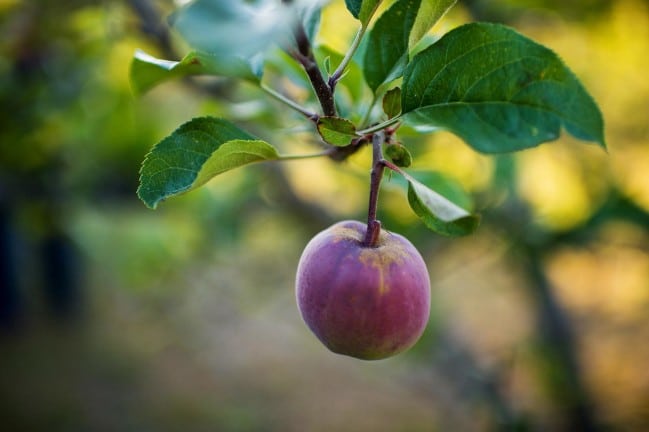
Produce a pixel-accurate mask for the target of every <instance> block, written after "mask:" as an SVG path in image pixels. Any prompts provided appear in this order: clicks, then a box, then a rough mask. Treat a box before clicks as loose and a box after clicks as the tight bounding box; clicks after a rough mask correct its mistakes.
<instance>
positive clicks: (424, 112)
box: [401, 23, 605, 153]
mask: <svg viewBox="0 0 649 432" xmlns="http://www.w3.org/2000/svg"><path fill="white" fill-rule="evenodd" d="M401 96H402V97H401V102H402V108H403V113H404V114H405V116H404V119H405V120H406V121H407V122H408V123H410V124H411V125H414V126H424V127H425V126H428V127H436V128H443V129H447V130H449V131H451V132H453V133H455V134H456V135H458V136H459V137H461V138H462V139H463V140H464V141H466V142H467V143H468V144H469V145H471V146H472V147H473V148H474V149H476V150H478V151H481V152H484V153H502V152H510V151H516V150H521V149H524V148H528V147H534V146H537V145H539V144H541V143H543V142H547V141H552V140H555V139H557V138H558V137H559V134H560V130H561V127H562V126H563V127H564V128H565V129H566V130H567V131H568V132H569V133H570V134H572V135H574V136H575V137H576V138H579V139H583V140H586V141H594V142H596V143H598V144H599V145H601V146H602V147H605V140H604V126H603V120H602V115H601V113H600V111H599V108H598V107H597V104H596V103H595V102H594V101H593V99H592V97H591V96H590V95H589V94H588V93H587V91H586V90H585V89H584V87H583V86H582V85H581V83H580V82H579V80H578V79H577V78H576V77H575V75H574V74H573V73H572V72H571V71H570V70H569V69H568V67H567V66H565V64H564V63H563V62H562V61H561V59H560V58H559V57H558V56H557V55H556V54H555V53H554V52H552V51H551V50H550V49H548V48H546V47H544V46H542V45H539V44H538V43H536V42H534V41H532V40H530V39H528V38H526V37H525V36H522V35H521V34H519V33H517V32H516V31H514V30H512V29H510V28H508V27H505V26H502V25H498V24H487V23H472V24H466V25H464V26H461V27H458V28H456V29H455V30H452V31H451V32H449V33H447V34H446V35H444V36H443V37H442V38H441V39H440V40H439V41H438V42H436V43H435V44H433V45H432V46H430V47H428V48H427V49H425V50H424V51H422V52H421V53H419V54H417V55H416V56H415V57H414V58H413V60H412V62H411V63H410V64H409V65H408V67H407V68H406V70H405V72H404V77H403V84H402V95H401Z"/></svg>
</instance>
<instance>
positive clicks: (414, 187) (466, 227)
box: [406, 175, 480, 237]
mask: <svg viewBox="0 0 649 432" xmlns="http://www.w3.org/2000/svg"><path fill="white" fill-rule="evenodd" d="M406 180H408V203H409V204H410V207H411V208H412V210H413V211H414V212H415V214H416V215H417V216H419V218H420V219H421V220H422V221H423V222H424V224H425V225H426V226H427V227H428V228H430V229H431V230H433V231H435V232H437V233H438V234H442V235H446V236H451V237H457V236H463V235H467V234H471V233H472V232H473V231H475V230H476V228H477V227H478V225H479V223H480V217H479V216H477V215H472V214H471V213H469V212H468V211H466V210H464V209H463V208H461V207H459V206H457V205H456V204H454V203H452V202H451V201H449V200H448V199H446V198H444V197H443V196H442V195H440V194H438V193H437V192H435V191H433V190H432V189H429V188H428V187H426V186H425V185H423V184H422V183H419V182H418V181H417V180H415V179H414V178H412V177H411V176H408V175H406Z"/></svg>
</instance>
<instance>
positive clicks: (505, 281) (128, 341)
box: [0, 0, 649, 431]
mask: <svg viewBox="0 0 649 432" xmlns="http://www.w3.org/2000/svg"><path fill="white" fill-rule="evenodd" d="M172 10H173V4H172V2H170V1H151V2H147V1H135V0H134V1H108V0H106V1H103V2H87V1H81V0H78V1H65V2H45V1H19V0H0V37H1V39H0V40H1V42H0V97H1V99H0V100H1V101H2V115H1V116H0V253H1V255H0V266H1V267H0V271H1V272H0V277H2V280H0V284H1V285H0V318H1V319H2V322H1V325H2V327H1V330H0V429H2V430H7V431H14V430H15V431H24V430H50V431H86V430H92V431H102V430H106V431H116V430H119V431H122V430H124V431H129V430H133V431H149V430H150V431H176V430H191V431H203V430H205V431H208V430H209V431H332V430H336V431H338V430H340V431H446V430H457V431H485V430H544V431H545V430H552V431H553V430H625V431H642V430H647V429H648V428H649V374H648V372H647V370H648V369H647V364H648V362H649V344H647V341H648V340H649V318H648V317H649V247H648V245H649V216H648V213H649V177H648V174H647V173H649V80H647V79H646V77H645V73H646V71H647V70H649V57H647V55H646V53H648V52H649V5H648V4H647V2H646V1H641V0H621V1H615V2H613V1H605V0H597V1H596V0H592V1H575V2H560V1H551V0H546V1H543V0H529V1H524V2H523V1H519V2H514V1H505V0H501V1H481V0H472V1H464V2H462V1H460V2H459V3H458V5H457V6H456V7H455V8H454V9H453V10H452V12H451V13H450V14H449V15H448V16H447V17H446V18H444V19H443V21H442V22H440V23H439V24H438V25H437V26H436V27H435V28H434V29H433V31H432V33H433V34H441V33H443V32H445V31H448V30H449V29H451V28H453V27H455V26H457V25H459V24H461V23H463V22H466V21H468V20H475V19H480V20H490V21H501V22H506V23H508V24H510V25H512V26H514V27H515V28H517V29H518V30H519V31H521V32H523V33H524V34H526V35H528V36H530V37H532V38H534V39H536V40H538V41H539V42H541V43H543V44H545V45H547V46H549V47H550V48H552V49H554V50H555V51H557V52H558V53H559V54H560V55H561V56H562V57H563V58H564V60H565V61H566V63H567V64H568V65H569V67H571V68H572V70H573V71H574V72H575V73H576V74H577V75H578V76H579V77H580V79H581V80H582V81H583V83H584V84H585V86H586V87H587V88H588V89H589V91H590V92H591V93H592V94H593V96H594V97H595V99H596V100H597V101H598V103H599V105H600V107H601V109H602V111H603V113H604V118H605V121H606V128H607V142H608V145H609V148H608V152H604V151H602V150H601V149H598V148H597V147H596V146H593V145H590V144H585V143H580V142H576V141H574V140H572V139H571V138H569V137H567V136H564V137H562V138H561V139H560V140H559V141H557V142H555V143H552V144H546V145H543V146H541V147H539V148H536V149H532V150H527V151H524V152H521V153H519V154H516V155H513V156H512V157H500V158H495V157H485V156H481V155H478V154H476V153H475V152H473V151H472V150H470V149H469V148H468V147H467V146H466V145H465V144H463V143H462V142H460V141H459V140H458V139H457V138H455V137H453V136H452V135H450V134H445V133H439V134H435V135H431V136H428V137H426V138H425V139H419V140H411V141H410V140H409V138H407V137H406V136H403V140H404V142H405V143H406V144H407V145H409V148H410V150H411V151H412V153H413V155H414V156H415V163H414V165H413V167H412V170H413V171H420V172H422V176H424V177H426V176H427V177H426V178H427V179H428V180H429V181H430V182H432V183H435V182H438V181H439V180H440V178H443V179H446V180H445V181H448V180H449V179H450V180H452V181H453V182H454V183H456V184H457V185H459V186H461V187H462V188H463V189H464V190H466V191H468V192H469V193H471V195H473V196H474V198H475V201H476V206H477V210H478V211H479V212H480V213H481V214H482V215H483V225H482V227H481V228H480V229H479V230H478V232H477V233H476V234H474V235H472V236H470V237H467V238H462V239H446V238H440V237H439V236H437V235H435V234H433V233H432V232H430V231H427V230H426V229H425V228H424V227H423V226H422V224H421V223H420V222H418V220H417V219H416V217H415V216H414V215H413V214H412V212H411V210H410V209H409V208H408V204H407V200H406V198H405V194H404V188H403V185H402V184H401V183H400V182H399V180H398V179H397V178H394V179H392V180H390V181H386V182H385V184H384V188H383V190H382V195H381V201H380V203H379V206H380V218H381V219H382V221H383V224H384V226H385V227H387V228H388V229H391V230H394V231H397V232H400V233H402V234H404V235H405V236H407V237H408V238H410V239H411V241H412V242H413V243H414V244H415V245H416V246H417V247H418V248H419V249H420V251H421V252H422V254H423V256H424V258H425V260H426V262H427V264H428V266H429V270H430V273H431V281H432V287H431V288H432V295H433V311H432V316H431V323H430V325H429V328H428V329H427V331H426V333H425V334H424V337H423V338H422V340H421V341H420V343H419V344H418V345H417V346H416V347H415V348H414V349H412V350H411V351H409V352H408V353H405V354H403V355H400V356H398V357H395V358H392V359H389V360H385V361H379V362H362V361H357V360H354V359H350V358H345V357H341V356H337V355H334V354H331V353H329V352H328V351H326V350H325V348H323V347H322V346H321V345H320V344H319V343H318V341H317V340H316V339H315V337H313V336H312V335H311V334H310V333H309V331H308V329H307V328H306V326H305V325H304V324H303V323H302V321H301V319H300V316H299V314H298V311H297V309H296V307H295V302H294V297H293V296H294V294H293V283H294V272H295V268H296V264H297V261H298V259H299V256H300V253H301V250H302V248H303V247H304V245H305V244H306V242H307V241H308V240H309V238H310V237H311V236H313V235H314V234H315V233H316V232H318V231H319V230H321V229H324V228H325V227H327V226H328V225H329V224H331V223H333V222H335V221H337V220H341V219H360V220H362V219H363V218H364V217H365V216H364V213H365V211H366V205H367V188H368V178H369V173H368V169H369V159H368V157H369V155H368V154H367V153H368V152H362V153H361V154H358V155H354V156H353V157H352V158H350V160H348V161H346V162H344V163H342V164H335V163H333V162H330V161H327V160H313V161H300V162H298V161H294V162H287V163H284V164H281V165H273V164H259V165H255V166H248V167H245V168H242V169H239V170H236V171H232V172H229V173H226V174H223V175H221V176H219V177H218V178H216V179H214V180H213V181H212V182H211V183H209V184H208V185H207V186H206V187H204V188H202V189H200V190H197V191H194V192H192V193H190V194H187V195H185V196H182V197H179V198H176V199H173V200H170V201H169V202H166V203H163V204H161V205H160V207H159V209H158V210H156V211H151V210H148V209H147V208H145V207H144V205H143V204H142V203H141V202H139V201H138V200H137V197H136V196H135V190H136V188H137V177H138V169H139V164H140V162H141V161H142V159H143V158H144V155H145V154H146V152H147V151H148V150H149V148H150V147H151V146H152V145H153V144H154V143H155V142H157V141H159V140H160V139H161V138H163V137H164V136H166V135H167V134H169V133H170V132H171V131H173V130H174V129H175V128H176V127H177V126H178V125H180V124H181V123H183V122H185V121H187V120H189V119H190V118H192V117H195V116H199V115H208V114H209V115H217V116H223V117H227V118H230V119H232V120H234V121H236V122H237V123H238V124H240V125H241V126H242V127H244V128H246V129H247V130H249V131H251V132H253V133H255V134H258V135H259V136H261V137H263V138H265V139H268V140H269V141H270V142H272V143H273V144H275V145H277V146H278V147H280V148H281V149H282V150H286V151H295V152H301V151H309V150H313V149H314V148H315V147H314V145H313V142H311V141H310V138H309V135H308V134H305V133H304V132H303V126H304V122H303V120H302V119H300V118H299V117H298V116H296V115H295V114H293V113H291V112H284V111H285V107H283V106H280V105H278V104H276V102H274V101H271V100H269V99H267V98H266V97H265V96H264V95H263V94H262V93H261V92H259V91H258V90H256V89H255V88H253V87H251V86H249V85H247V84H236V83H233V82H231V81H227V80H205V79H197V80H194V81H192V82H173V83H167V84H164V85H163V86H161V87H159V88H156V89H154V90H153V91H151V92H150V93H148V94H147V95H145V96H144V97H142V98H135V97H134V96H133V95H132V92H131V89H130V86H129V82H128V65H129V62H130V58H131V57H132V55H133V53H134V51H135V49H137V48H142V49H145V50H146V51H147V52H149V53H151V54H154V55H157V56H160V57H167V58H169V57H170V56H173V55H176V56H180V55H182V54H183V53H184V52H185V51H184V50H185V47H184V46H183V44H182V41H180V40H178V39H177V37H176V36H175V35H174V34H173V33H172V34H171V38H170V39H166V38H165V35H166V30H165V29H166V24H165V21H164V18H163V17H164V16H166V15H167V14H168V13H169V12H171V11H172ZM355 30H356V25H355V23H354V21H353V20H352V19H351V17H349V14H348V13H347V12H346V10H345V8H344V2H343V1H335V2H333V3H332V4H331V5H330V6H329V7H328V8H327V9H326V12H325V16H324V17H323V26H322V31H321V34H320V39H321V40H322V41H325V40H326V41H327V43H328V44H330V45H331V47H332V48H333V49H336V50H338V51H344V49H345V47H346V46H347V44H348V43H349V41H350V39H351V37H352V36H353V33H354V32H355ZM272 84H273V86H275V87H276V88H278V89H281V90H282V91H283V92H286V93H287V94H291V95H292V96H293V97H295V98H296V99H299V100H303V101H305V103H308V102H309V101H308V100H305V98H306V96H305V92H304V90H303V89H301V88H300V86H299V85H296V84H295V83H293V82H292V81H291V80H290V77H283V76H278V75H277V74H273V78H272ZM430 170H432V171H434V172H433V173H430V172H423V171H430ZM444 187H447V188H449V187H450V188H451V189H452V187H455V186H449V185H448V184H446V183H445V186H444Z"/></svg>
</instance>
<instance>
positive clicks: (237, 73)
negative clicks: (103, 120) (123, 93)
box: [130, 50, 261, 94]
mask: <svg viewBox="0 0 649 432" xmlns="http://www.w3.org/2000/svg"><path fill="white" fill-rule="evenodd" d="M188 75H218V76H228V77H237V78H243V79H246V80H248V81H251V82H254V83H259V80H260V78H261V70H255V66H254V65H253V64H252V63H250V62H249V61H246V60H244V59H241V58H238V57H225V56H217V55H214V54H209V53H205V52H200V51H193V52H191V53H189V54H187V55H186V56H185V57H184V58H183V59H182V60H181V61H179V62H178V61H170V60H162V59H158V58H155V57H153V56H150V55H149V54H147V53H145V52H144V51H141V50H137V51H136V52H135V55H134V56H133V61H132V62H131V70H130V78H131V85H132V86H133V90H134V91H135V92H136V93H138V94H142V93H145V92H146V91H148V90H150V89H151V88H153V87H155V86H156V85H158V84H160V83H162V82H164V81H167V80H169V79H172V78H177V77H183V76H188Z"/></svg>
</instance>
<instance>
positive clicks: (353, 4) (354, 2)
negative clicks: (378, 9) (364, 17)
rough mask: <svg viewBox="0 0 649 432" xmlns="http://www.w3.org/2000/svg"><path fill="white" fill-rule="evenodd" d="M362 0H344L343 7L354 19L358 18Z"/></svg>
mask: <svg viewBox="0 0 649 432" xmlns="http://www.w3.org/2000/svg"><path fill="white" fill-rule="evenodd" d="M362 4H363V0H345V5H346V6H347V10H348V11H349V12H351V14H352V15H354V18H358V14H359V13H360V12H361V5H362Z"/></svg>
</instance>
